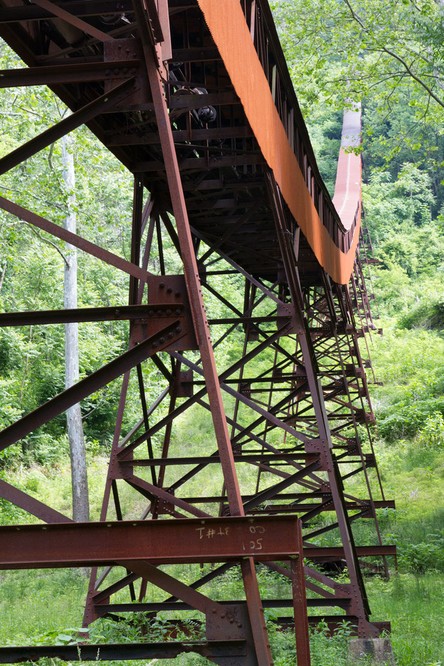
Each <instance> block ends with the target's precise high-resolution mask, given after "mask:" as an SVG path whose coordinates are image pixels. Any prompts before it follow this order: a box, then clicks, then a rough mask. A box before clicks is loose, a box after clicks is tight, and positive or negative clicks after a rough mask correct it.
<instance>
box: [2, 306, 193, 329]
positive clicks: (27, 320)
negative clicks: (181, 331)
mask: <svg viewBox="0 0 444 666" xmlns="http://www.w3.org/2000/svg"><path fill="white" fill-rule="evenodd" d="M184 314H185V311H184V306H183V305H181V304H173V305H171V303H167V304H163V303H159V304H156V305H122V306H120V305H119V306H118V307H104V308H73V309H68V310H40V311H35V310H30V311H28V312H6V313H2V314H0V328H1V327H3V326H31V325H32V326H36V325H44V324H68V323H71V322H86V321H126V320H133V319H136V320H139V319H140V320H145V319H160V318H162V319H167V318H169V319H172V318H173V317H174V320H177V318H178V317H181V316H184Z"/></svg>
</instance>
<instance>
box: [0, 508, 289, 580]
mask: <svg viewBox="0 0 444 666" xmlns="http://www.w3.org/2000/svg"><path fill="white" fill-rule="evenodd" d="M299 530H300V527H299V525H298V522H297V518H295V517H287V516H279V517H270V516H267V517H265V516H263V517H262V516H261V517H259V518H237V517H234V516H233V517H231V518H205V519H201V520H199V519H191V520H176V521H174V522H171V521H170V520H149V521H131V522H128V521H118V522H112V523H111V522H106V523H85V524H81V525H79V524H78V523H72V522H70V523H66V524H52V525H51V524H48V525H28V526H22V527H17V526H13V527H0V538H1V542H2V552H1V554H0V568H1V569H29V568H50V567H54V566H57V567H78V566H92V565H102V564H116V563H118V562H119V561H126V562H127V563H129V562H132V561H133V560H135V561H137V560H143V561H147V562H150V563H152V564H174V563H178V562H179V563H180V562H224V561H229V560H233V559H234V560H239V559H241V558H242V557H247V556H250V557H254V558H255V559H256V560H259V561H264V560H267V559H272V560H275V559H284V560H286V559H288V558H289V557H291V556H297V555H298V554H300V552H302V551H301V547H302V542H301V535H300V532H299Z"/></svg>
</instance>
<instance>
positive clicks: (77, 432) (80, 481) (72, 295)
mask: <svg viewBox="0 0 444 666" xmlns="http://www.w3.org/2000/svg"><path fill="white" fill-rule="evenodd" d="M71 141H72V140H71V137H69V136H64V137H63V138H62V159H63V179H64V182H65V187H66V191H67V194H68V197H67V203H68V214H67V216H66V218H65V221H64V226H65V229H68V231H72V232H73V233H76V227H77V218H76V212H75V203H76V194H75V173H74V156H73V153H72V146H71ZM63 294H64V306H65V308H76V307H77V249H76V248H75V247H73V246H72V245H69V244H67V245H66V261H65V279H64V287H63ZM65 368H66V370H65V387H66V388H69V387H70V386H72V385H73V384H75V383H76V382H77V381H78V379H79V336H78V324H76V323H71V324H65ZM66 419H67V424H68V439H69V449H70V456H71V479H72V511H73V518H74V520H76V521H79V522H82V521H88V520H89V499H88V478H87V470H86V453H85V440H84V437H83V424H82V414H81V411H80V404H79V403H77V404H76V405H74V406H73V407H71V408H70V409H68V410H67V412H66Z"/></svg>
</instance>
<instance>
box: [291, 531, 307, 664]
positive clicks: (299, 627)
mask: <svg viewBox="0 0 444 666" xmlns="http://www.w3.org/2000/svg"><path fill="white" fill-rule="evenodd" d="M298 542H299V552H300V555H299V556H298V557H297V558H296V559H292V560H291V585H292V590H293V608H294V629H295V634H296V656H297V666H310V663H311V661H310V638H309V632H308V614H307V597H306V594H305V576H304V558H303V555H302V554H303V552H304V550H303V543H302V531H301V524H300V523H299V527H298Z"/></svg>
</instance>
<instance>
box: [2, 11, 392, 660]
mask: <svg viewBox="0 0 444 666" xmlns="http://www.w3.org/2000/svg"><path fill="white" fill-rule="evenodd" d="M219 4H220V3H219ZM228 4H232V5H233V6H232V10H233V12H238V11H239V12H240V13H241V16H242V21H243V25H244V28H243V30H246V31H247V34H248V39H249V43H248V48H250V47H251V45H252V46H253V47H254V50H255V53H256V56H255V57H256V58H257V63H259V65H260V67H261V70H262V71H263V74H264V81H265V82H266V84H267V86H268V87H267V90H268V92H267V94H268V95H269V98H270V100H271V102H272V104H273V108H274V109H275V110H276V118H275V117H274V116H273V122H274V123H275V129H276V136H278V137H281V134H282V132H284V133H285V136H286V142H287V143H286V144H285V145H286V147H285V151H288V150H290V149H291V154H292V155H293V157H292V159H294V173H295V174H296V175H295V181H294V183H295V186H294V192H292V191H291V188H290V190H289V189H288V184H287V180H286V179H287V175H286V173H285V172H283V171H282V170H281V169H279V168H278V166H279V165H278V164H277V163H276V162H275V161H274V160H275V159H276V158H275V157H273V156H270V155H269V154H268V152H267V151H268V148H269V144H267V141H266V137H265V138H264V136H263V133H262V130H260V129H259V128H258V127H257V126H255V123H256V119H255V117H254V113H253V111H251V110H250V109H249V106H248V103H247V102H246V101H245V99H244V97H243V96H244V94H245V92H244V90H243V89H242V88H241V86H239V85H238V84H235V83H236V82H234V83H233V79H234V80H235V79H236V77H235V76H234V75H233V72H232V70H231V69H230V67H231V66H230V63H229V62H227V59H226V58H225V59H224V57H223V55H222V53H221V48H222V46H221V45H220V44H219V43H218V39H219V37H218V35H217V34H216V32H214V31H210V29H209V27H208V26H209V25H210V26H211V25H212V24H211V20H212V19H211V11H210V9H211V2H208V0H206V1H205V2H204V1H203V0H202V1H201V2H200V1H199V2H197V0H194V1H192V0H187V1H185V0H169V1H168V2H167V1H166V0H158V1H157V2H156V1H155V0H145V2H141V1H140V0H134V2H133V3H131V2H127V1H126V0H119V2H118V3H117V2H115V1H108V0H94V1H91V2H86V1H84V2H80V1H78V0H69V1H67V2H63V3H62V2H58V3H52V2H49V0H35V2H34V3H33V4H30V5H29V4H25V3H23V4H21V3H19V2H16V1H15V0H14V1H13V0H11V1H10V0H0V35H1V36H2V37H3V39H5V40H6V41H7V42H8V43H9V44H10V46H11V47H12V48H13V49H14V50H15V51H16V52H17V53H18V54H19V55H20V57H21V58H22V59H23V60H24V62H25V63H26V65H27V68H24V69H11V70H7V71H3V72H1V77H0V86H1V87H14V86H31V85H40V84H47V85H49V86H50V87H51V88H52V90H53V91H54V92H55V93H56V94H57V95H58V96H59V97H60V98H61V99H62V100H63V101H64V102H65V103H66V104H67V105H68V106H69V107H70V109H71V110H72V114H71V115H69V116H68V117H66V119H64V120H62V121H61V122H59V123H58V124H56V125H53V126H52V127H51V128H49V129H48V130H47V131H46V132H44V133H43V134H41V135H39V136H37V137H36V138H35V139H33V140H32V141H30V142H28V143H26V144H25V145H23V146H22V147H21V148H19V149H17V150H15V151H13V152H12V153H10V154H9V155H6V156H5V157H3V158H2V159H0V173H1V174H4V173H6V172H7V171H9V170H11V169H14V168H15V167H18V166H19V165H21V164H22V163H23V161H24V160H26V159H28V158H29V157H31V156H32V155H34V154H36V153H37V152H39V151H40V150H42V149H43V148H44V147H46V146H48V145H50V144H51V143H53V142H54V141H56V140H57V139H59V138H61V137H62V136H64V135H65V134H66V133H68V132H70V131H72V130H73V129H74V128H76V127H78V126H80V125H82V124H86V125H87V126H88V127H89V128H90V129H91V130H92V131H93V132H94V134H96V136H97V137H98V138H99V139H100V140H101V141H102V142H103V143H104V145H105V146H107V147H108V148H109V149H110V150H111V151H112V152H113V153H114V155H115V156H116V157H117V158H118V159H119V160H120V161H121V162H122V163H123V164H124V165H125V166H126V167H127V168H128V169H129V170H130V171H131V172H132V173H133V174H134V190H133V211H132V220H131V222H130V224H131V238H132V240H131V256H129V257H128V258H126V259H124V258H122V257H119V256H117V255H115V254H113V253H112V252H110V251H109V250H108V249H107V248H105V247H101V246H99V245H97V244H96V243H94V242H92V241H89V240H86V239H84V238H81V237H80V236H78V235H74V234H70V233H69V232H67V231H65V230H64V229H63V228H62V227H60V226H58V225H55V224H53V223H52V222H51V221H50V220H47V219H45V218H44V217H42V216H40V215H38V214H36V213H35V212H33V211H30V210H28V209H25V208H23V207H21V206H19V205H18V204H16V203H14V202H11V201H9V200H7V199H5V198H2V197H0V207H1V208H3V210H4V211H6V212H7V213H10V214H12V215H14V216H16V217H18V218H20V219H23V220H25V221H26V222H28V223H29V224H31V225H33V226H35V227H36V228H38V229H40V230H43V231H44V232H46V233H49V234H52V235H53V236H54V237H56V238H59V239H62V240H64V241H67V242H69V243H71V244H72V245H74V246H76V247H78V248H79V249H80V250H81V251H84V252H87V253H89V254H91V255H93V256H95V257H97V258H99V259H100V260H102V261H103V262H105V263H108V264H110V265H112V266H114V267H115V269H116V270H118V271H120V272H123V273H124V274H126V275H127V276H128V282H129V299H128V300H127V301H125V300H124V295H122V303H121V304H120V305H119V306H118V307H102V308H83V309H78V310H60V311H45V312H27V313H6V314H1V315H0V326H4V327H6V326H29V325H36V324H41V325H53V324H57V323H68V322H70V321H76V322H79V324H80V325H81V324H82V322H86V321H113V320H126V321H128V322H129V331H130V334H129V340H128V351H127V352H125V353H124V354H122V355H121V356H119V357H117V358H116V359H115V360H114V361H112V362H110V363H109V364H108V365H106V366H104V367H103V368H101V369H99V370H98V371H97V372H95V373H94V374H92V375H90V376H88V377H86V378H85V379H83V380H81V381H80V382H79V383H78V384H76V385H75V386H73V387H72V388H70V389H67V390H66V391H64V392H63V393H61V394H59V395H57V396H55V397H54V398H53V399H52V400H50V401H48V402H47V403H45V404H43V405H42V406H41V407H39V408H38V409H37V410H35V411H34V412H32V413H30V414H28V415H25V416H23V417H22V418H21V419H20V420H18V421H17V422H16V423H14V424H13V425H11V426H10V427H8V428H6V429H5V430H4V431H3V432H2V433H0V449H2V450H3V449H5V448H6V447H9V446H11V445H13V444H16V443H18V442H20V441H21V440H23V439H25V438H26V437H27V436H28V435H29V434H30V433H32V432H33V431H34V430H35V429H37V428H39V427H41V426H43V425H45V424H46V423H48V422H49V421H51V420H52V419H54V418H56V417H57V416H58V415H60V414H62V413H63V412H64V411H66V410H67V409H69V408H70V407H71V406H73V405H75V404H76V403H78V402H80V401H82V400H84V399H85V398H87V397H88V396H90V395H91V394H93V393H95V392H96V391H98V390H100V389H101V388H103V387H105V386H106V385H107V384H109V383H110V382H111V381H113V380H115V379H117V378H119V377H121V378H122V386H121V392H120V399H119V402H118V405H116V420H115V423H116V425H115V431H114V436H113V446H112V452H111V457H110V464H109V468H108V474H107V479H106V484H105V492H104V499H103V507H102V513H101V521H102V522H100V523H91V524H77V523H73V522H72V521H71V520H70V518H69V517H68V516H66V515H62V514H61V513H60V512H59V511H57V510H56V509H54V508H53V507H49V506H47V505H46V504H44V503H43V502H41V501H40V500H39V499H38V498H37V497H31V496H30V495H28V494H26V493H24V492H23V491H22V490H19V489H18V488H16V487H15V486H14V482H13V479H7V480H6V479H5V480H0V496H1V497H3V498H4V499H6V500H8V501H10V502H12V503H14V504H15V505H17V506H19V507H20V508H22V509H24V510H25V511H26V512H28V513H29V514H30V515H31V516H33V517H35V518H37V519H39V521H40V523H39V525H33V526H26V525H20V526H17V529H12V528H10V527H8V528H0V535H1V539H2V543H4V544H6V546H5V548H4V549H2V552H1V553H0V568H3V569H8V568H11V569H14V568H39V567H49V568H50V567H74V566H92V567H93V572H92V575H91V581H90V586H89V592H88V598H87V602H86V610H85V623H86V624H87V625H89V624H90V623H92V622H93V621H94V620H96V619H97V618H101V617H110V618H114V619H116V621H120V620H121V619H122V618H125V617H126V616H127V615H128V614H131V617H134V613H138V614H140V616H141V617H143V618H144V622H146V627H147V628H148V629H146V631H147V632H148V635H147V638H148V640H145V641H144V642H141V643H137V644H136V643H134V644H125V645H118V646H116V645H113V646H101V647H100V655H101V658H102V659H104V660H106V659H146V658H149V657H153V658H171V657H175V656H177V655H178V654H180V653H181V652H187V651H193V652H198V653H200V654H202V655H203V656H206V657H208V658H209V659H210V660H211V661H213V662H215V663H218V664H222V665H224V666H228V665H229V664H248V665H250V664H251V665H253V664H271V663H272V657H271V653H270V646H269V638H268V632H267V627H266V623H265V619H264V609H273V610H274V614H273V616H274V618H275V621H278V622H280V623H281V624H282V625H284V626H293V627H294V628H295V636H296V647H297V655H298V664H299V666H305V665H307V664H309V649H308V633H307V627H308V623H313V624H316V623H318V622H319V621H320V620H321V619H324V620H325V621H326V622H327V623H328V624H329V625H330V626H331V627H332V628H334V627H336V626H338V623H339V622H341V621H342V620H344V619H345V620H349V621H350V622H351V623H352V625H353V626H354V627H355V628H356V631H357V633H358V634H359V635H360V636H362V637H371V636H377V635H378V634H379V632H380V630H381V628H386V626H387V625H381V624H377V623H373V622H371V619H370V609H369V606H368V602H367V597H366V593H365V587H364V582H363V578H362V573H361V572H362V568H363V567H364V568H368V569H370V570H377V571H379V572H382V573H385V574H386V573H387V562H386V557H387V556H388V555H394V549H393V548H392V547H387V546H383V545H382V543H381V540H380V534H379V529H378V523H377V510H378V509H383V508H387V507H391V506H393V503H392V502H390V501H388V500H386V499H385V497H384V494H383V491H382V487H381V483H380V478H379V475H378V470H377V466H376V460H375V455H374V451H373V446H372V437H371V432H370V426H371V424H372V422H373V420H374V417H373V414H372V411H371V406H370V400H369V396H368V387H367V381H366V375H365V366H366V365H368V363H367V362H366V361H364V360H363V359H362V357H361V352H360V349H359V344H358V340H359V338H361V337H363V336H364V335H365V334H366V333H368V332H369V329H371V328H373V323H372V320H371V315H370V311H369V307H368V296H367V292H366V288H365V283H364V277H363V273H362V266H361V262H360V260H359V256H358V254H355V247H356V242H357V236H358V235H359V215H358V212H359V206H358V208H357V209H356V210H357V212H355V214H354V218H353V220H352V221H351V224H350V225H347V224H346V225H345V224H343V223H342V222H341V220H340V219H339V217H338V215H337V213H336V211H335V208H334V206H333V204H332V202H331V199H330V197H329V195H328V193H327V190H326V189H325V185H324V184H323V182H322V180H321V178H320V176H319V173H318V170H317V167H316V163H315V160H314V157H313V153H312V149H311V146H310V143H309V140H308V135H307V131H306V128H305V125H304V123H303V120H302V117H301V114H300V111H299V108H298V106H297V101H296V98H295V96H294V92H293V89H292V87H291V84H290V80H289V76H288V72H287V70H286V67H285V62H284V59H283V56H282V53H281V51H280V47H279V44H278V40H277V37H276V32H275V29H274V26H273V23H272V20H271V14H270V11H269V8H268V5H267V3H266V2H264V1H260V2H259V1H258V0H243V1H242V2H240V3H239V2H238V1H237V2H233V3H231V2H230V3H227V5H228ZM213 6H215V3H213ZM204 12H205V13H204ZM245 47H247V44H245ZM245 52H246V53H248V52H249V51H248V49H247V48H246V50H245ZM257 63H256V65H257ZM256 65H255V66H256ZM262 83H263V82H262ZM261 90H262V89H261V88H260V86H259V84H258V91H259V92H260V91H261ZM250 95H251V96H253V97H254V95H255V90H254V89H253V90H252V91H250ZM261 95H262V93H261ZM261 95H260V96H259V97H258V98H257V99H255V100H254V104H256V105H260V104H261V103H263V104H264V106H266V99H265V97H264V96H263V95H262V96H261ZM267 99H268V98H267ZM279 123H280V124H279ZM279 140H281V139H279ZM267 146H268V147H267ZM289 159H290V158H289ZM289 163H291V164H293V162H291V160H290V162H289ZM93 173H94V170H93V169H92V171H91V175H92V177H93ZM97 178H100V173H98V174H97ZM358 203H359V202H358ZM316 225H317V226H316ZM313 229H314V231H313ZM317 239H318V240H317ZM319 239H321V240H319ZM326 249H328V255H327V256H326V255H325V252H326V251H327V250H326ZM350 252H351V253H352V255H353V260H354V261H353V262H352V263H351V264H350V265H351V266H353V271H352V273H351V275H347V279H343V276H344V274H345V273H344V270H345V269H344V270H343V266H344V265H345V264H346V263H347V262H348V263H350ZM178 266H181V269H180V270H178ZM349 277H350V280H348V278H349ZM125 298H126V296H125ZM131 382H136V383H137V386H138V394H139V401H140V405H139V411H140V418H139V419H138V420H136V421H135V422H134V423H133V424H132V426H131V427H130V429H129V430H128V431H124V430H123V426H122V424H123V423H124V422H125V415H126V410H127V409H128V408H129V405H128V400H129V395H130V394H129V386H130V383H131ZM131 395H132V394H131ZM130 407H131V410H132V411H134V403H133V401H132V403H131V405H130ZM193 424H197V425H196V426H195V427H193ZM209 432H211V435H209V434H208V433H209ZM363 433H364V434H363ZM216 487H217V488H218V490H217V492H216V491H215V490H214V489H215V488H216ZM357 489H359V490H357ZM358 495H359V496H358ZM134 505H135V506H137V507H139V510H140V516H138V518H137V519H134V509H133V506H134ZM364 524H365V529H364V531H365V534H366V542H365V544H360V543H359V541H357V537H358V536H359V534H360V533H361V532H362V527H361V526H362V525H364ZM18 528H19V529H18ZM369 534H371V536H370V537H369ZM303 557H305V565H303V561H302V560H303ZM178 564H182V565H183V566H182V567H178V566H177V565H178ZM338 572H340V573H341V576H340V579H337V577H336V575H335V574H336V573H338ZM228 580H231V581H235V582H236V585H237V588H236V585H234V589H236V592H233V586H231V588H230V586H229V585H228V584H227V581H228ZM270 581H273V582H272V583H270ZM226 590H228V594H227V593H226ZM307 608H308V611H307ZM190 613H191V615H190ZM159 614H161V615H160V617H163V618H168V631H167V632H166V635H165V636H164V639H163V640H160V641H158V642H156V643H152V642H150V641H149V632H150V629H149V627H150V623H151V624H153V623H154V621H155V618H156V617H157V616H159ZM190 617H191V618H192V620H193V625H192V627H193V628H192V629H190V622H189V618H190ZM178 635H180V636H185V638H183V639H182V640H180V641H178V640H176V639H177V636H178ZM97 649H98V647H97V646H93V645H89V646H88V645H87V646H82V647H81V648H80V649H78V648H77V647H76V646H74V647H73V648H72V649H71V647H70V646H52V647H49V646H48V647H41V648H24V647H17V648H2V649H0V663H15V662H18V661H23V660H29V659H30V658H31V657H32V658H37V657H38V656H45V655H46V656H60V657H62V658H65V659H70V660H76V659H80V658H81V659H83V660H88V659H91V660H95V659H96V656H97ZM76 650H77V651H76ZM76 655H77V656H76Z"/></svg>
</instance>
